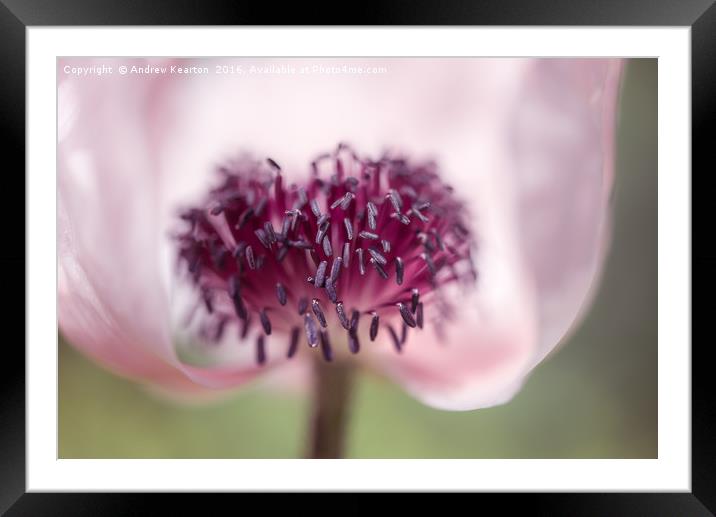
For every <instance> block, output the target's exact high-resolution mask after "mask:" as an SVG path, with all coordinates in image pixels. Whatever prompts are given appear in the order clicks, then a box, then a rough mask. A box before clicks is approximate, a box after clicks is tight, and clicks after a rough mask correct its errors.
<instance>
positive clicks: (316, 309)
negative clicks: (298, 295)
mask: <svg viewBox="0 0 716 517" xmlns="http://www.w3.org/2000/svg"><path fill="white" fill-rule="evenodd" d="M311 308H312V309H313V314H315V315H316V318H318V322H319V323H320V324H321V327H323V328H326V327H327V326H328V323H327V322H326V316H325V315H324V314H323V310H322V309H321V303H320V302H319V301H318V298H314V299H313V300H312V301H311Z"/></svg>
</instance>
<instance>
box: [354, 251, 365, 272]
mask: <svg viewBox="0 0 716 517" xmlns="http://www.w3.org/2000/svg"><path fill="white" fill-rule="evenodd" d="M356 253H357V254H358V271H359V272H360V274H361V276H363V275H365V262H363V248H358V249H357V250H356Z"/></svg>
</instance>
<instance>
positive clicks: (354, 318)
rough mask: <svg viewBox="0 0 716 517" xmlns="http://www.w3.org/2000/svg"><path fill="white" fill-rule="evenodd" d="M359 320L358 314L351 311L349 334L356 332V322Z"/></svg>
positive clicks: (355, 311)
mask: <svg viewBox="0 0 716 517" xmlns="http://www.w3.org/2000/svg"><path fill="white" fill-rule="evenodd" d="M359 319H360V312H358V311H357V310H355V309H353V311H352V312H351V326H350V329H349V330H350V331H351V332H356V331H357V330H358V320H359Z"/></svg>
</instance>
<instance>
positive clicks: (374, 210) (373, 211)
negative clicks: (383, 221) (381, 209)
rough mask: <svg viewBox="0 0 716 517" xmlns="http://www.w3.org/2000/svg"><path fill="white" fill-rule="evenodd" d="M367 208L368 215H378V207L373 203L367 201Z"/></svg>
mask: <svg viewBox="0 0 716 517" xmlns="http://www.w3.org/2000/svg"><path fill="white" fill-rule="evenodd" d="M366 206H367V207H368V213H369V214H370V215H372V216H373V217H375V216H376V215H378V207H376V206H375V203H373V202H372V201H368V204H367V205H366Z"/></svg>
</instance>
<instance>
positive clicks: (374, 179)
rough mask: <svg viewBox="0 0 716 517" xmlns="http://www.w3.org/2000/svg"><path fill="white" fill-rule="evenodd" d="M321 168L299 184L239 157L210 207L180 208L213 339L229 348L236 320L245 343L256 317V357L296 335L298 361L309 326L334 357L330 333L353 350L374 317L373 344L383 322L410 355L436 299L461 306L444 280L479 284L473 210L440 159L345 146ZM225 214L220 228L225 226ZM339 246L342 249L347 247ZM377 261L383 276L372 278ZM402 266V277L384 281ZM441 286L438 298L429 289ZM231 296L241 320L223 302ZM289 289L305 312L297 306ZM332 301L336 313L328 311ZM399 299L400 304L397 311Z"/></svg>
mask: <svg viewBox="0 0 716 517" xmlns="http://www.w3.org/2000/svg"><path fill="white" fill-rule="evenodd" d="M324 160H325V161H324ZM312 166H313V167H314V172H313V174H312V175H310V176H309V177H308V178H307V179H306V181H296V182H295V183H293V184H291V185H290V186H288V185H287V184H286V183H285V178H284V177H283V175H282V173H281V167H280V166H279V165H278V163H277V162H276V161H274V160H273V159H271V158H267V159H266V160H265V161H260V162H254V161H251V160H249V159H245V160H243V161H242V160H239V161H236V162H232V163H231V164H228V165H226V166H223V167H221V168H220V171H221V173H220V177H221V181H222V183H220V184H219V185H218V186H217V187H215V188H213V189H212V190H211V191H210V192H209V193H208V197H207V198H206V199H204V200H203V201H202V204H201V205H200V206H196V207H191V208H188V209H186V210H185V211H183V212H182V213H181V214H180V217H181V219H182V220H183V221H184V224H186V225H187V230H186V231H185V232H184V233H180V234H179V235H178V236H177V237H176V242H177V245H178V250H179V258H180V259H181V260H183V261H184V263H185V264H186V266H185V270H186V271H188V273H187V277H188V279H189V280H190V281H191V282H192V283H193V285H194V286H195V289H196V293H197V294H196V295H197V296H198V298H197V301H198V302H199V303H203V305H204V306H205V307H206V310H205V311H204V310H202V311H200V313H199V314H200V315H201V316H200V317H202V318H207V321H206V322H203V324H202V326H201V328H202V330H201V337H202V338H203V339H207V340H209V341H213V342H217V343H218V342H219V341H220V340H222V338H221V336H226V333H225V332H224V329H225V328H230V327H227V326H226V324H227V323H229V324H230V323H231V320H232V319H235V320H236V321H241V323H240V325H239V327H240V332H239V333H240V334H241V336H243V337H242V339H243V338H244V337H246V336H247V335H248V331H249V329H250V328H252V327H251V325H252V323H251V322H252V318H253V319H256V320H258V321H259V323H260V326H261V331H260V332H258V334H260V335H259V336H257V342H256V343H257V344H256V360H257V362H259V363H260V364H263V363H264V362H266V361H267V357H268V355H267V352H268V351H267V350H266V346H268V345H269V343H268V340H267V339H266V336H268V335H270V334H271V333H272V332H273V333H285V335H286V338H287V344H288V348H287V349H286V350H285V353H286V356H287V357H289V358H290V357H293V356H294V355H295V354H296V353H297V352H298V346H299V345H298V342H299V341H300V333H301V332H302V331H301V327H302V326H303V332H305V334H306V339H307V341H308V344H309V346H311V347H318V345H319V344H320V345H321V349H322V353H323V355H324V358H327V360H330V359H331V358H332V348H331V344H330V341H329V339H328V334H327V331H325V330H323V329H327V328H329V323H331V324H333V325H334V326H335V324H336V323H340V325H341V326H342V327H343V328H344V329H346V331H347V335H348V347H349V350H350V351H351V352H352V353H357V352H358V350H359V349H360V339H361V336H360V335H359V328H358V322H359V318H360V315H361V313H366V314H370V315H371V318H370V325H366V329H365V330H364V332H366V334H367V336H366V339H367V338H368V337H370V339H371V341H374V340H376V338H377V335H378V332H379V329H380V325H383V326H385V327H387V328H388V330H387V332H388V333H389V334H390V339H391V340H392V341H393V344H394V346H395V348H396V350H398V351H400V350H402V347H403V345H404V343H406V342H407V341H406V340H407V339H410V335H411V333H410V332H409V331H408V329H409V328H420V329H422V328H423V326H424V325H425V324H426V323H427V320H425V317H424V311H425V308H426V307H424V304H426V303H432V302H431V301H430V300H433V299H435V300H436V302H435V303H437V304H438V306H437V309H438V311H439V315H440V316H441V317H449V316H450V313H451V311H452V309H453V308H454V307H456V306H457V303H455V302H454V301H453V300H452V297H449V296H446V294H447V293H441V291H442V290H443V288H444V286H446V285H448V284H453V283H459V284H461V285H467V284H469V283H471V282H474V281H475V280H476V278H477V271H476V270H475V268H474V266H473V264H472V257H471V250H473V251H474V249H475V246H474V234H472V233H471V230H470V229H469V227H468V225H467V224H466V221H467V210H466V209H465V206H464V205H463V203H461V201H460V200H459V199H458V198H457V196H456V195H455V192H457V191H456V190H453V189H451V188H449V187H448V186H447V185H445V184H444V183H443V182H442V181H441V179H440V176H439V175H438V170H437V166H436V164H434V163H432V162H431V163H425V164H416V163H412V162H411V161H409V160H408V159H406V158H402V157H390V156H384V157H382V158H381V159H379V160H377V161H370V160H363V159H361V158H359V155H358V154H357V153H355V152H353V151H352V150H351V149H350V148H349V147H348V146H345V145H341V146H339V148H338V150H337V151H336V152H335V153H329V154H327V155H325V156H324V157H323V158H317V159H316V160H314V162H312ZM329 169H330V170H332V172H327V170H329ZM329 174H332V176H329ZM324 196H325V198H324ZM324 199H325V201H324ZM324 203H325V205H324ZM352 203H355V205H352ZM322 206H325V207H326V212H325V213H322V210H321V207H322ZM338 210H340V212H335V214H336V216H337V217H339V219H340V220H341V223H340V225H342V226H343V228H342V229H341V228H333V227H332V225H331V222H332V218H331V212H333V211H338ZM337 214H340V215H337ZM215 218H219V219H215ZM224 220H225V222H226V225H225V226H224V227H223V228H220V227H219V226H218V225H217V222H219V221H220V222H222V224H223V221H224ZM279 221H280V222H279ZM396 221H397V223H398V224H396ZM274 225H278V226H277V227H276V228H280V231H279V230H278V229H276V228H274ZM227 231H228V232H230V235H227V234H226V233H225V232H227ZM343 232H345V233H343ZM227 242H232V243H233V242H235V243H236V244H235V247H233V248H232V247H231V246H232V245H231V244H226V243H227ZM353 243H355V244H353ZM334 245H335V246H339V248H337V249H336V250H335V253H334V249H333V246H334ZM262 248H263V249H262ZM264 250H268V251H264ZM354 251H355V253H356V255H357V257H356V259H355V260H353V259H352V257H351V255H352V253H353V252H354ZM231 256H233V258H234V259H233V260H232V259H230V258H231ZM366 261H368V262H370V265H371V267H372V268H373V269H375V271H376V273H377V275H378V276H377V277H375V276H372V275H370V274H367V273H366V267H367V264H366ZM393 263H394V265H393ZM393 268H394V271H395V284H393V283H392V282H387V283H386V282H383V280H388V279H390V276H391V275H392V274H393ZM442 269H446V270H449V271H442ZM440 273H449V274H440ZM217 280H218V283H217ZM339 282H340V285H339ZM396 285H397V286H400V287H396ZM222 289H223V290H224V298H222V296H221V294H222V293H221V290H222ZM316 290H318V292H317V291H316ZM431 293H432V294H434V295H435V296H434V297H433V296H427V295H430V294H431ZM339 294H340V299H339ZM227 295H228V299H229V300H230V301H231V304H233V310H234V313H235V315H234V314H231V313H230V312H229V313H228V314H227V312H226V310H225V307H224V305H223V304H221V303H220V301H222V300H224V299H225V298H226V296H227ZM289 296H290V297H291V303H295V304H296V305H294V306H293V307H295V309H290V310H285V308H286V306H287V305H288V302H289ZM328 301H330V303H332V304H334V305H335V314H334V313H333V312H332V311H328V312H325V306H324V305H323V304H325V303H328ZM309 302H310V305H311V309H312V310H309V308H308V307H309ZM391 305H392V306H395V307H397V308H398V310H397V311H392V310H390V309H389V307H390V306H391ZM230 307H231V306H229V308H230ZM348 307H349V308H350V309H347V308H348ZM384 309H385V313H381V315H380V316H379V314H378V311H383V310H384ZM349 310H350V314H349V312H348V311H349ZM294 311H296V312H294ZM254 315H258V317H254ZM331 318H333V319H331ZM381 319H383V321H381ZM435 323H436V324H438V323H439V318H438V319H437V320H436V321H435ZM397 325H400V328H399V327H398V326H397ZM256 326H258V325H254V327H256ZM396 330H397V331H398V332H399V333H400V335H398V334H397V333H396ZM223 341H225V339H223ZM259 342H260V343H261V344H260V345H259ZM282 353H283V352H282Z"/></svg>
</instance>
